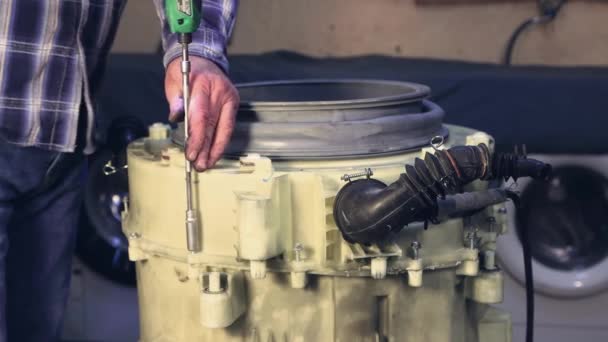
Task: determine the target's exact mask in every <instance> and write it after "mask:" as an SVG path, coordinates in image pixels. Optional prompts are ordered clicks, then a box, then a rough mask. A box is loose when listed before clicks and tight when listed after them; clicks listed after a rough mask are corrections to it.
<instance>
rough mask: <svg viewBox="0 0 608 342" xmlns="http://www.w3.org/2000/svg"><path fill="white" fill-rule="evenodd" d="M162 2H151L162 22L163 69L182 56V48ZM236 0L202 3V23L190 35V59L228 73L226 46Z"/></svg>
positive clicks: (162, 0) (231, 27) (231, 26)
mask: <svg viewBox="0 0 608 342" xmlns="http://www.w3.org/2000/svg"><path fill="white" fill-rule="evenodd" d="M164 2H165V0H154V4H155V5H156V11H157V13H158V17H159V18H160V20H161V28H162V40H163V49H164V51H165V56H164V58H163V63H164V65H165V67H166V66H167V65H168V64H169V63H170V62H171V61H172V60H173V59H175V58H177V57H179V56H181V45H180V44H179V42H178V40H177V35H176V34H173V33H171V31H170V30H169V25H168V24H167V20H166V16H165V6H164ZM237 7H238V0H203V9H202V13H203V16H202V20H201V25H200V27H199V28H198V30H197V31H196V32H195V33H194V34H193V35H192V43H191V44H190V45H189V48H188V49H189V52H190V54H191V55H193V56H199V57H204V58H207V59H209V60H211V61H213V62H215V63H216V64H217V65H218V66H220V67H221V68H222V69H223V70H224V72H228V59H227V58H226V45H227V43H228V39H229V38H230V35H231V34H232V29H233V27H234V22H235V16H236V10H237Z"/></svg>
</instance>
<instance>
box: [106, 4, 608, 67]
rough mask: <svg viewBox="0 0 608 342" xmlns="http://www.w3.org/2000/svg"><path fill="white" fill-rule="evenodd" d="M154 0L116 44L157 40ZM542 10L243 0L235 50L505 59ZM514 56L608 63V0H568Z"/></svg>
mask: <svg viewBox="0 0 608 342" xmlns="http://www.w3.org/2000/svg"><path fill="white" fill-rule="evenodd" d="M151 3H152V1H151V0H131V1H130V4H129V7H128V8H127V11H126V13H125V14H126V15H125V18H124V19H128V18H129V16H133V15H137V16H139V18H145V19H140V20H139V21H140V23H139V24H138V28H136V29H135V30H127V26H128V25H129V23H133V22H134V21H128V20H123V24H122V27H121V32H120V33H119V37H118V39H117V42H116V45H115V50H117V51H146V50H145V49H150V48H151V49H152V50H153V49H154V48H155V47H156V41H155V40H154V39H155V37H154V35H155V34H156V32H158V26H157V25H158V23H157V19H156V17H155V14H154V11H153V9H152V8H151V7H152V6H151ZM142 13H143V14H142ZM535 14H536V6H535V4H534V2H519V1H518V2H515V3H510V2H506V3H486V4H483V3H481V4H480V3H476V4H466V5H435V6H431V5H416V4H415V1H414V0H241V6H240V9H239V16H238V22H237V27H236V30H235V34H234V37H233V40H232V43H231V45H230V48H229V50H230V52H231V53H259V52H265V51H272V50H277V49H288V50H294V51H298V52H302V53H305V54H310V55H314V56H347V55H360V54H369V53H378V54H387V55H396V56H413V57H432V58H445V59H459V60H469V61H484V62H498V61H499V60H500V58H501V54H502V51H503V48H504V46H505V43H506V41H507V39H508V37H509V35H510V34H511V32H512V31H513V29H514V28H515V27H516V26H517V25H518V24H519V23H520V22H522V21H523V20H524V19H526V18H528V17H530V16H532V15H535ZM129 26H133V25H132V24H131V25H129ZM142 31H144V32H142ZM150 32H154V33H153V34H151V33H150ZM142 37H146V38H147V37H151V40H152V41H154V43H146V42H145V40H146V39H143V40H142ZM514 62H515V63H532V64H562V65H577V64H579V65H580V64H586V65H605V64H608V1H594V2H572V3H568V4H567V5H566V6H565V7H564V9H563V11H562V12H561V13H560V15H559V17H558V18H557V19H556V21H555V22H554V23H552V24H549V25H547V26H545V27H542V28H537V29H533V30H531V31H529V32H527V33H525V34H524V35H522V37H521V39H520V41H519V44H518V45H517V49H516V52H515V55H514Z"/></svg>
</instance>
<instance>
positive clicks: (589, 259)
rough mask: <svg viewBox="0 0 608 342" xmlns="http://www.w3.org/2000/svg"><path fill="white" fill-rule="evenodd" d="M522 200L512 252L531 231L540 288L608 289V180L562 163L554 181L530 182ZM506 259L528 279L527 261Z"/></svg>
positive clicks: (571, 293)
mask: <svg viewBox="0 0 608 342" xmlns="http://www.w3.org/2000/svg"><path fill="white" fill-rule="evenodd" d="M521 200H522V208H521V209H519V210H518V211H517V212H516V213H515V214H514V216H513V217H512V219H513V221H514V223H515V225H514V227H513V228H514V229H512V231H511V232H510V234H508V236H509V237H510V238H508V239H507V242H508V243H509V244H510V245H511V246H510V247H509V249H510V250H509V252H508V254H514V251H513V246H516V245H517V246H518V248H519V249H521V236H522V231H523V230H527V231H528V232H529V238H530V245H531V253H532V257H533V260H534V272H535V276H534V281H535V287H536V289H537V291H539V292H541V293H545V294H549V295H555V296H566V297H577V296H586V295H589V294H591V293H595V292H599V291H602V290H605V289H606V288H608V178H607V177H606V176H604V175H602V174H601V173H599V172H597V171H595V170H592V169H590V168H588V167H585V166H582V165H576V166H561V167H557V168H555V170H554V178H553V179H552V181H551V182H536V181H531V182H529V183H528V184H526V185H525V187H524V188H523V191H522V194H521ZM504 253H505V252H504V251H503V254H504ZM503 259H505V260H504V262H503V263H506V265H505V266H506V267H507V268H508V269H509V271H512V272H511V273H513V274H514V275H515V276H516V278H517V279H519V280H521V281H523V261H521V263H519V259H518V260H515V258H513V257H512V255H511V256H507V257H506V258H503ZM518 263H519V265H517V264H518Z"/></svg>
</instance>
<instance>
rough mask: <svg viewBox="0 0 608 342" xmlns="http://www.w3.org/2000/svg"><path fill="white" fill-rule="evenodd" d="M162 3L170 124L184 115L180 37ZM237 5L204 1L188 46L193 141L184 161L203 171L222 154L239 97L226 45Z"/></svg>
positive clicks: (157, 0) (161, 1)
mask: <svg viewBox="0 0 608 342" xmlns="http://www.w3.org/2000/svg"><path fill="white" fill-rule="evenodd" d="M164 2H165V1H164V0H154V3H155V5H156V9H157V13H158V15H159V18H160V20H161V27H162V38H163V48H164V50H165V56H164V59H163V62H164V65H165V67H166V75H165V93H166V96H167V101H168V102H169V106H170V111H171V112H170V114H169V119H170V120H171V121H176V120H178V119H180V116H182V115H183V101H182V83H181V77H182V74H181V69H180V58H179V57H180V56H181V45H180V44H179V42H178V40H177V35H176V34H173V33H171V32H170V30H169V25H168V24H167V20H166V17H165V9H164ZM237 5H238V1H237V0H203V9H202V13H203V17H202V20H201V25H200V27H199V29H198V30H197V31H196V32H195V33H194V34H193V39H192V43H191V44H189V52H190V56H191V65H192V69H191V73H190V84H191V93H192V94H191V100H190V104H191V105H190V108H191V109H190V115H189V116H190V138H189V141H188V143H187V149H186V157H187V158H188V160H190V161H192V162H193V164H194V167H195V168H196V169H197V170H199V171H202V170H204V169H207V168H209V167H212V166H213V165H214V164H215V163H216V162H217V161H218V160H219V159H220V157H221V155H222V153H223V152H224V150H225V148H226V146H227V145H228V142H229V140H230V136H231V135H232V131H233V129H234V124H235V120H236V111H237V109H238V104H239V96H238V93H237V91H236V89H235V88H234V86H233V85H232V83H231V82H230V80H229V79H228V77H227V76H226V72H227V71H228V60H227V58H226V44H227V42H228V39H229V37H230V35H231V33H232V28H233V26H234V20H235V16H236V9H237Z"/></svg>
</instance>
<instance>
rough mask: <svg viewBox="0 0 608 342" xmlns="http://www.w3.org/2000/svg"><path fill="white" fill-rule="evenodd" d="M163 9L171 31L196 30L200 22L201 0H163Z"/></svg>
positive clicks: (188, 31) (186, 31)
mask: <svg viewBox="0 0 608 342" xmlns="http://www.w3.org/2000/svg"><path fill="white" fill-rule="evenodd" d="M165 11H166V12H165V13H166V15H167V21H168V22H169V28H170V29H171V32H173V33H193V32H196V30H197V29H198V26H199V25H200V23H201V0H165Z"/></svg>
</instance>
